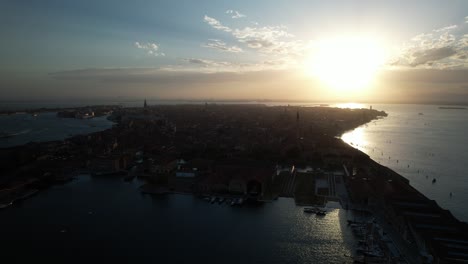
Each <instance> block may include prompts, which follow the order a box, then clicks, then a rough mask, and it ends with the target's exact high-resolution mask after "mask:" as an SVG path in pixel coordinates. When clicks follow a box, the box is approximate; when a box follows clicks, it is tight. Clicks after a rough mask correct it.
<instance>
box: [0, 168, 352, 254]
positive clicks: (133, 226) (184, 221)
mask: <svg viewBox="0 0 468 264" xmlns="http://www.w3.org/2000/svg"><path fill="white" fill-rule="evenodd" d="M140 184H141V183H139V182H132V183H127V182H124V181H122V180H121V179H102V178H100V179H96V178H91V177H89V176H84V175H82V176H79V177H78V179H77V180H75V181H74V182H72V183H69V184H66V185H62V186H54V187H52V188H50V189H49V190H46V191H43V192H40V193H39V194H37V196H35V197H33V198H31V199H29V200H26V201H24V202H23V203H22V204H20V205H19V206H14V207H12V208H9V209H7V210H3V211H0V226H1V227H2V232H1V234H2V241H3V242H2V244H4V245H3V246H2V258H3V259H5V257H7V258H10V257H13V256H14V257H15V260H16V262H22V261H26V260H34V261H38V260H39V261H40V260H42V259H47V260H49V261H50V260H58V261H60V262H62V263H68V262H82V261H87V262H89V260H91V259H94V258H95V257H99V256H101V257H105V260H106V262H111V261H112V262H113V261H119V262H141V263H143V262H163V263H167V262H171V263H188V262H192V263H343V262H348V263H349V262H350V258H349V257H346V256H345V254H346V255H349V254H351V253H352V252H353V247H354V245H355V241H354V238H353V235H352V232H351V229H350V228H349V227H348V226H347V223H346V219H347V217H348V218H351V216H348V215H347V214H348V212H346V211H344V210H339V209H333V210H332V211H330V212H329V213H328V214H327V215H326V216H325V217H323V218H319V217H317V216H315V215H309V214H304V213H303V212H302V207H296V206H295V205H294V201H293V200H292V199H289V198H284V199H282V198H280V199H278V200H277V201H275V202H272V203H266V204H264V205H262V206H255V207H249V206H243V207H231V206H229V205H227V204H223V205H219V204H217V203H216V204H210V203H209V202H206V201H204V200H202V199H199V198H196V197H193V196H191V195H168V196H163V197H154V196H150V195H143V194H141V193H140V192H139V191H138V186H139V185H140ZM7 241H8V242H7ZM6 242H7V243H6ZM18 249H20V252H21V254H17V253H16V252H18ZM91 257H93V258H91Z"/></svg>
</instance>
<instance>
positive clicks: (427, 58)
mask: <svg viewBox="0 0 468 264" xmlns="http://www.w3.org/2000/svg"><path fill="white" fill-rule="evenodd" d="M456 53H457V52H456V51H455V50H454V49H453V48H452V47H442V48H434V49H428V50H422V51H416V52H415V53H413V54H412V57H413V58H412V61H411V63H410V65H411V66H413V67H414V66H418V65H421V64H425V63H433V62H434V61H438V60H442V59H445V58H448V57H450V56H452V55H455V54H456Z"/></svg>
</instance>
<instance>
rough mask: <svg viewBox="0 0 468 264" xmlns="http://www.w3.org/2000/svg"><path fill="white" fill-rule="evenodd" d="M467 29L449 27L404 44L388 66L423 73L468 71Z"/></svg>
mask: <svg viewBox="0 0 468 264" xmlns="http://www.w3.org/2000/svg"><path fill="white" fill-rule="evenodd" d="M466 33H468V27H467V25H465V24H461V25H450V26H446V27H442V28H439V29H434V30H432V31H431V32H429V33H422V34H419V35H417V36H415V37H413V38H412V39H411V40H410V41H408V42H407V43H405V44H404V45H403V47H402V48H401V50H400V53H399V54H398V55H397V56H396V58H394V60H393V61H392V62H391V63H390V65H392V66H397V67H412V68H425V69H460V68H468V60H467V57H468V34H466Z"/></svg>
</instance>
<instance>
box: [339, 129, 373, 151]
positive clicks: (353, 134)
mask: <svg viewBox="0 0 468 264" xmlns="http://www.w3.org/2000/svg"><path fill="white" fill-rule="evenodd" d="M364 129H365V128H364V127H358V128H356V129H354V130H353V131H350V132H347V133H345V134H343V135H342V136H341V139H342V140H343V141H344V142H346V143H348V144H350V145H351V146H353V147H355V148H358V149H360V150H363V149H364V147H365V146H366V145H367V144H368V142H367V140H366V138H365V136H364Z"/></svg>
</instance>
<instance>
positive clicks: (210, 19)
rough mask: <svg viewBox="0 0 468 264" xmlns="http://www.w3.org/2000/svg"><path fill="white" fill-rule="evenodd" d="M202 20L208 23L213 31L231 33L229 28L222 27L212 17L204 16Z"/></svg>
mask: <svg viewBox="0 0 468 264" xmlns="http://www.w3.org/2000/svg"><path fill="white" fill-rule="evenodd" d="M203 20H204V21H205V22H206V23H208V24H209V25H210V26H212V27H213V28H215V29H218V30H222V31H226V32H231V31H232V30H231V29H230V28H229V27H226V26H223V25H222V24H221V22H219V21H218V20H216V19H215V18H212V17H209V16H207V15H205V17H204V18H203Z"/></svg>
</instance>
